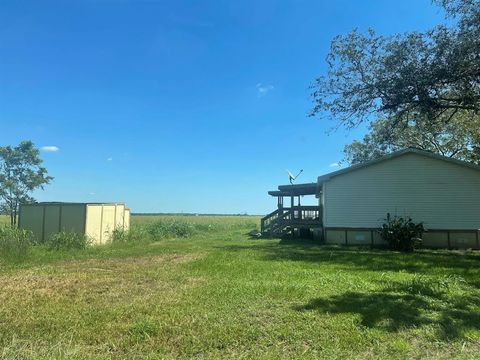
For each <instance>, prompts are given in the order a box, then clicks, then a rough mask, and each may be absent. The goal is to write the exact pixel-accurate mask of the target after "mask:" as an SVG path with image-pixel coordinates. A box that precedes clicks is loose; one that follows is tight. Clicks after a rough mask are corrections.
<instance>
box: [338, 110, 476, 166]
mask: <svg viewBox="0 0 480 360" xmlns="http://www.w3.org/2000/svg"><path fill="white" fill-rule="evenodd" d="M407 147H414V148H418V149H422V150H426V151H432V152H434V153H438V154H440V155H443V156H447V157H452V158H456V159H459V160H464V161H469V162H472V163H476V164H480V117H476V118H473V119H472V118H471V117H470V116H468V115H465V114H459V115H458V116H456V117H454V118H453V119H451V120H450V121H449V122H447V123H444V122H442V121H440V122H436V123H433V124H430V123H429V122H424V121H416V122H410V123H407V124H402V125H401V126H398V125H397V124H396V123H395V120H393V119H391V118H388V119H378V120H375V121H373V122H372V123H371V124H370V131H369V132H368V133H367V135H365V136H364V138H363V139H362V140H361V141H354V142H352V143H351V144H349V145H347V146H345V149H344V154H345V160H346V161H347V162H348V163H350V164H357V163H361V162H365V161H368V160H372V159H375V158H378V157H380V156H383V155H386V154H388V153H391V152H393V151H397V150H401V149H404V148H407Z"/></svg>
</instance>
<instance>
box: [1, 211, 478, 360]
mask: <svg viewBox="0 0 480 360" xmlns="http://www.w3.org/2000/svg"><path fill="white" fill-rule="evenodd" d="M162 219H163V220H164V221H171V220H172V218H162ZM132 220H133V222H134V223H137V224H139V223H142V222H143V223H145V222H149V221H154V220H155V219H154V218H151V217H141V218H136V217H133V219H132ZM156 220H158V218H157V219H156ZM173 220H175V221H187V222H188V223H189V224H193V225H194V227H195V229H196V231H195V232H194V233H193V235H191V236H189V237H187V238H178V239H175V238H171V239H164V240H161V241H155V242H138V243H134V244H131V243H125V244H113V245H110V246H103V247H96V248H92V249H87V250H83V251H64V252H51V251H50V252H48V251H46V250H45V249H41V248H34V249H33V251H32V252H31V253H30V255H29V257H28V259H27V260H26V261H25V262H23V263H21V264H10V263H5V262H4V263H2V264H1V270H0V304H1V306H0V356H1V357H3V358H63V359H89V358H91V359H93V358H95V359H98V358H100V359H101V358H104V359H111V358H118V359H120V358H122V359H124V358H128V359H130V358H132V359H134V358H137V359H140V358H150V359H154V358H155V359H157V358H166V359H170V358H199V359H201V358H209V359H210V358H218V359H224V358H235V359H237V358H248V359H262V358H268V359H277V358H306V359H309V358H310V359H316V358H328V359H344V358H351V359H366V358H382V359H383V358H396V359H397V358H400V359H410V358H432V359H438V358H444V359H451V358H478V354H480V307H479V306H480V267H479V265H480V256H479V254H478V253H477V252H459V251H457V252H454V251H420V252H417V253H415V254H400V253H392V252H388V251H382V250H370V249H361V248H357V249H355V248H344V247H328V246H321V245H318V244H316V243H314V242H312V241H310V240H280V239H274V240H256V239H250V238H249V237H248V235H247V233H248V231H249V230H251V229H252V228H254V227H255V226H256V225H257V224H258V218H250V217H188V218H186V217H178V218H173Z"/></svg>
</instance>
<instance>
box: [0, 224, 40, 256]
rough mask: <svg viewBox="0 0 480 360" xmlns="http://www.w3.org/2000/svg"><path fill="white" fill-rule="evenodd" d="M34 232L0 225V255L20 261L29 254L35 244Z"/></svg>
mask: <svg viewBox="0 0 480 360" xmlns="http://www.w3.org/2000/svg"><path fill="white" fill-rule="evenodd" d="M33 240H34V238H33V234H32V233H31V232H30V231H27V230H22V229H17V228H13V227H11V226H9V225H3V226H0V257H1V258H2V259H3V260H6V261H10V262H20V261H22V260H24V259H25V258H26V257H27V256H28V252H29V250H30V247H31V246H32V245H33Z"/></svg>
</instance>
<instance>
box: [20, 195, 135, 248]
mask: <svg viewBox="0 0 480 360" xmlns="http://www.w3.org/2000/svg"><path fill="white" fill-rule="evenodd" d="M18 226H19V227H20V228H22V229H27V230H31V231H32V232H33V234H34V236H35V237H36V239H37V241H39V242H43V241H46V240H47V239H48V238H49V237H50V236H51V235H53V234H55V233H58V232H60V231H68V232H76V233H79V234H85V235H87V236H88V237H90V238H91V239H92V240H93V242H94V243H95V244H104V243H106V242H108V241H110V239H111V235H112V232H113V230H114V229H123V230H128V229H129V228H130V210H129V209H126V208H125V204H123V203H105V204H102V203H59V202H56V203H36V204H26V205H21V206H20V211H19V220H18Z"/></svg>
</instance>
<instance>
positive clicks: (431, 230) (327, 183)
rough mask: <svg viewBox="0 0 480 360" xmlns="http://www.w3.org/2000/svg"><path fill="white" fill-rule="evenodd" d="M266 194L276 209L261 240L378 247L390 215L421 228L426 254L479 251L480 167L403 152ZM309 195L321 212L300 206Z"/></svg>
mask: <svg viewBox="0 0 480 360" xmlns="http://www.w3.org/2000/svg"><path fill="white" fill-rule="evenodd" d="M269 195H271V196H273V197H276V198H277V209H276V210H275V211H274V212H272V213H270V214H268V215H267V216H265V217H264V218H263V219H262V232H263V233H264V234H272V235H281V234H284V233H287V232H292V233H294V234H295V233H302V232H303V233H311V234H313V235H314V237H317V238H319V239H321V241H323V242H325V243H327V244H345V245H348V244H355V245H358V244H368V245H380V244H382V243H383V241H382V239H381V238H380V236H379V234H378V229H379V228H380V227H381V225H382V223H383V221H384V219H385V217H386V215H387V213H390V214H392V215H398V216H404V217H411V218H412V219H413V221H414V222H423V223H424V226H425V228H426V229H427V231H426V232H425V233H424V235H423V243H424V245H425V246H427V247H441V248H475V249H479V248H480V243H479V229H480V167H479V166H476V165H473V164H470V163H466V162H463V161H459V160H455V159H452V158H448V157H444V156H440V155H436V154H433V153H431V152H427V151H422V150H418V149H411V148H409V149H405V150H401V151H398V152H395V153H392V154H390V155H387V156H384V157H381V158H379V159H376V160H372V161H369V162H366V163H362V164H358V165H354V166H350V167H347V168H345V169H341V170H338V171H335V172H332V173H329V174H326V175H323V176H320V177H318V179H317V182H315V183H309V184H297V185H281V186H279V187H278V190H275V191H270V192H269ZM304 196H315V197H316V198H317V199H318V206H302V205H301V199H302V197H304ZM285 199H287V201H288V199H290V206H289V207H288V204H287V206H284V200H285Z"/></svg>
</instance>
